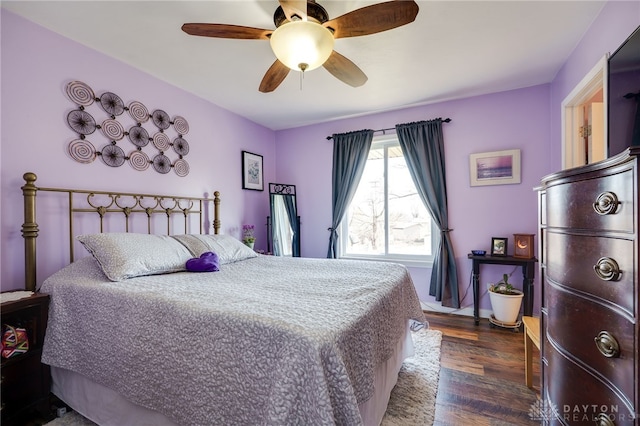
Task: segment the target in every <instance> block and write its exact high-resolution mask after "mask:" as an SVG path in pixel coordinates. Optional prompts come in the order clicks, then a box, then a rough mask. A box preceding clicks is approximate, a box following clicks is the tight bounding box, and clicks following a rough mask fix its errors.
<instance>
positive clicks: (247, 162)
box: [242, 151, 264, 191]
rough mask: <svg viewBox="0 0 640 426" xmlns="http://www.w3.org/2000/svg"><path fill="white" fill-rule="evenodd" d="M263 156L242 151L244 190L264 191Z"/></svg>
mask: <svg viewBox="0 0 640 426" xmlns="http://www.w3.org/2000/svg"><path fill="white" fill-rule="evenodd" d="M263 177H264V172H263V170H262V155H258V154H254V153H252V152H247V151H242V189H253V190H254V191H263V190H264V181H263Z"/></svg>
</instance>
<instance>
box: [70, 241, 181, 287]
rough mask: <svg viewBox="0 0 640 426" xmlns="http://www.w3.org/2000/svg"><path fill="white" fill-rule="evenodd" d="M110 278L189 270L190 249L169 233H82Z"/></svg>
mask: <svg viewBox="0 0 640 426" xmlns="http://www.w3.org/2000/svg"><path fill="white" fill-rule="evenodd" d="M76 238H77V239H78V241H80V242H81V243H82V245H83V246H84V247H85V248H86V249H87V250H88V251H89V253H91V255H92V256H93V257H94V258H95V259H96V261H97V262H98V264H99V265H100V267H101V268H102V271H103V272H104V274H105V275H106V276H107V278H109V279H110V280H111V281H124V280H126V279H127V278H133V277H140V276H144V275H155V274H165V273H168V272H180V271H186V270H187V269H186V263H187V260H189V259H191V258H192V256H191V253H190V252H189V250H187V249H186V248H185V247H184V246H183V245H182V244H180V243H179V242H177V241H176V240H175V239H173V238H171V237H170V236H168V235H149V234H136V233H103V234H91V235H79V236H77V237H76Z"/></svg>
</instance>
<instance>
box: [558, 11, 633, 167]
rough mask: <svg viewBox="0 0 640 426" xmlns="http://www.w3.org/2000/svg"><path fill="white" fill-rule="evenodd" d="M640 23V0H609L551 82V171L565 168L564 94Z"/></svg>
mask: <svg viewBox="0 0 640 426" xmlns="http://www.w3.org/2000/svg"><path fill="white" fill-rule="evenodd" d="M638 25H640V2H638V1H609V2H608V3H607V4H606V5H605V6H604V7H603V8H602V12H600V15H598V17H597V18H596V20H595V21H594V22H593V24H591V27H590V28H589V30H588V31H587V33H586V34H585V35H584V37H583V38H582V40H581V41H580V43H578V45H577V46H576V48H575V49H574V51H573V52H572V53H571V55H570V56H569V58H568V59H567V61H566V62H565V64H564V66H563V67H562V68H561V69H560V71H558V73H557V74H556V77H555V78H554V79H553V81H552V83H551V115H550V120H551V147H552V148H551V151H550V157H549V165H550V167H551V171H555V170H558V169H561V168H562V129H561V126H562V123H561V112H562V111H561V106H562V101H563V100H564V98H566V97H567V95H568V94H569V93H571V91H572V90H573V89H574V87H575V86H576V85H577V84H578V83H580V81H581V80H582V78H583V77H584V76H585V75H586V74H587V73H588V72H589V71H591V69H593V67H594V66H596V64H597V63H598V61H600V60H601V59H602V58H603V57H604V56H605V55H606V54H608V53H613V52H615V51H616V49H618V47H619V46H620V45H621V44H622V43H623V42H624V41H625V40H626V39H627V37H629V36H630V35H631V33H632V32H633V31H634V30H635V29H636V28H637V27H638Z"/></svg>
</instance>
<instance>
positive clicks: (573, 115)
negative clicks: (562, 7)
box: [560, 53, 609, 169]
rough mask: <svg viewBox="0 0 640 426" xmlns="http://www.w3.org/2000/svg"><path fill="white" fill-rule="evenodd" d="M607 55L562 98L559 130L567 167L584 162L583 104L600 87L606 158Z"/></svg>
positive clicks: (563, 157)
mask: <svg viewBox="0 0 640 426" xmlns="http://www.w3.org/2000/svg"><path fill="white" fill-rule="evenodd" d="M608 64H609V54H608V53H607V54H606V55H604V56H603V57H602V58H601V59H600V60H599V61H598V63H596V65H595V66H594V67H593V68H592V69H591V71H589V72H588V73H587V75H585V76H584V78H583V79H582V80H581V81H580V83H578V85H577V86H576V87H574V88H573V90H572V91H571V92H570V93H569V94H568V95H567V96H566V97H565V98H564V100H563V101H562V104H561V107H560V108H561V112H560V116H561V132H562V168H563V169H569V168H572V167H577V166H581V165H584V161H585V158H584V150H583V149H582V148H581V145H582V137H581V136H580V131H579V128H580V127H581V126H582V123H583V122H584V112H583V110H582V105H583V104H585V103H586V102H587V101H588V100H589V99H591V97H592V96H593V95H595V94H596V93H597V92H598V91H599V90H600V89H602V102H603V113H604V146H605V158H606V157H607V156H608V153H607V152H606V150H607V146H608V142H607V141H608V131H607V123H608V121H609V120H607V115H608V109H609V108H608V101H607V99H608V82H607V75H608V68H609V66H608Z"/></svg>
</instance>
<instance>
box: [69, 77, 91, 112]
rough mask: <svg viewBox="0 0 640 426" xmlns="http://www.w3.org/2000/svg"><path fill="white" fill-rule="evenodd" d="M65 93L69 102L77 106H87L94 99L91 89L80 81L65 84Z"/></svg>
mask: <svg viewBox="0 0 640 426" xmlns="http://www.w3.org/2000/svg"><path fill="white" fill-rule="evenodd" d="M66 92H67V96H68V97H69V99H71V102H74V103H76V104H78V105H84V106H89V105H91V104H92V103H93V101H95V99H96V95H95V94H94V93H93V89H91V87H89V86H88V85H87V84H85V83H83V82H81V81H71V82H69V83H67V87H66Z"/></svg>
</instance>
